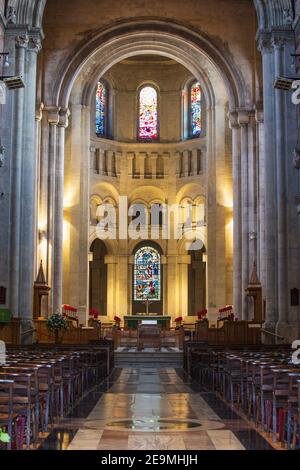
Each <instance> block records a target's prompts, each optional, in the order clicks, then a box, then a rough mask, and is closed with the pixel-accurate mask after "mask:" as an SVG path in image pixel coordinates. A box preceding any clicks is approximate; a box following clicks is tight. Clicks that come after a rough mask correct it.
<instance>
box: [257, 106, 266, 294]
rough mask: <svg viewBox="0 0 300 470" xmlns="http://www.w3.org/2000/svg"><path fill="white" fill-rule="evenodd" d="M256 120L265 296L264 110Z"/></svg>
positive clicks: (260, 252)
mask: <svg viewBox="0 0 300 470" xmlns="http://www.w3.org/2000/svg"><path fill="white" fill-rule="evenodd" d="M256 122H257V127H258V131H257V132H258V173H259V175H258V191H257V194H258V195H257V197H258V201H259V206H258V260H257V268H258V273H259V279H260V282H261V284H262V289H263V296H264V294H265V286H266V259H265V249H266V247H265V230H266V222H265V192H266V189H265V183H264V181H265V147H264V116H263V111H262V110H256Z"/></svg>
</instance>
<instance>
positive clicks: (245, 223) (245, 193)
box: [238, 110, 250, 320]
mask: <svg viewBox="0 0 300 470" xmlns="http://www.w3.org/2000/svg"><path fill="white" fill-rule="evenodd" d="M238 120H239V125H240V127H241V220H242V224H241V227H242V272H241V278H242V279H241V287H242V319H243V320H248V313H249V312H248V298H247V296H246V294H245V289H246V287H247V285H248V283H249V178H248V171H249V154H248V125H249V122H250V120H249V113H248V111H247V110H245V111H239V118H238Z"/></svg>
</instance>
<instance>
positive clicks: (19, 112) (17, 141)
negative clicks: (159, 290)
mask: <svg viewBox="0 0 300 470" xmlns="http://www.w3.org/2000/svg"><path fill="white" fill-rule="evenodd" d="M28 44H29V36H28V34H23V35H20V36H18V37H17V38H16V74H17V75H20V76H22V77H24V73H25V57H26V49H27V47H28ZM24 96H25V91H24V89H23V88H20V89H18V90H16V91H15V102H14V130H15V133H14V147H13V155H14V158H13V160H12V197H11V227H12V230H11V243H10V246H11V253H10V258H11V261H10V308H11V312H12V314H13V316H15V317H18V316H19V315H20V313H21V312H20V309H19V293H20V284H19V282H20V278H19V276H20V271H19V269H20V233H21V227H20V222H21V186H22V151H23V148H22V145H23V124H24Z"/></svg>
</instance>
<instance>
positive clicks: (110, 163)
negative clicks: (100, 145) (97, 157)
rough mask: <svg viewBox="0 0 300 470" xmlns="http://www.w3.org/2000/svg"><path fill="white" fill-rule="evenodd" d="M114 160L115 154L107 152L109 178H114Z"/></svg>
mask: <svg viewBox="0 0 300 470" xmlns="http://www.w3.org/2000/svg"><path fill="white" fill-rule="evenodd" d="M113 158H114V152H112V151H111V150H108V152H107V175H108V176H114V174H113V173H114V172H113Z"/></svg>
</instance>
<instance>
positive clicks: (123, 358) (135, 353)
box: [115, 346, 183, 368]
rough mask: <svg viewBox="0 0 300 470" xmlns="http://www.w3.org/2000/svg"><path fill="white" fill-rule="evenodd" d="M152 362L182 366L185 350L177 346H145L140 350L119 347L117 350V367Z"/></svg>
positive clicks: (160, 365)
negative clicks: (158, 347) (156, 347)
mask: <svg viewBox="0 0 300 470" xmlns="http://www.w3.org/2000/svg"><path fill="white" fill-rule="evenodd" d="M142 364H146V365H147V364H148V365H149V364H151V365H152V366H153V367H155V366H156V367H157V368H160V367H178V368H180V367H182V366H183V352H182V351H180V350H179V349H178V348H175V347H167V348H165V347H162V348H161V350H160V351H158V350H157V349H155V348H145V349H143V350H141V351H139V350H138V349H137V348H136V347H122V346H121V347H119V348H118V349H117V350H116V351H115V366H116V367H127V366H129V367H134V366H135V365H138V366H140V365H142Z"/></svg>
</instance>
